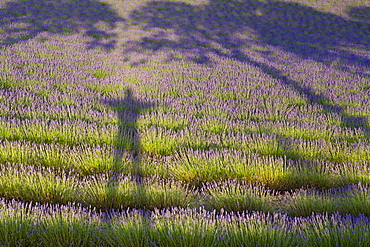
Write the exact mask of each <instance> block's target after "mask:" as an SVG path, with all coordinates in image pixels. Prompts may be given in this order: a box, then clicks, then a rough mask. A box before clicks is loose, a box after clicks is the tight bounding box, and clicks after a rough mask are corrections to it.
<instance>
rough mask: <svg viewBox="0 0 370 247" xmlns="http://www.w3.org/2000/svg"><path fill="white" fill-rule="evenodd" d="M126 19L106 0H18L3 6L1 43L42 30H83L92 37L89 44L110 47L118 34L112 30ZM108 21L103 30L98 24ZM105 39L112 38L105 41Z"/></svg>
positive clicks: (14, 41)
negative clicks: (105, 1)
mask: <svg viewBox="0 0 370 247" xmlns="http://www.w3.org/2000/svg"><path fill="white" fill-rule="evenodd" d="M118 22H124V19H123V18H121V17H120V16H119V15H118V14H117V13H115V11H114V10H113V9H112V8H110V7H109V5H108V4H106V3H104V2H99V1H97V0H78V1H77V0H61V1H58V0H19V1H9V2H6V3H5V4H4V5H3V6H1V8H0V47H1V46H6V45H10V44H15V43H19V42H22V41H25V40H28V39H32V38H34V37H35V36H37V35H38V34H40V33H42V32H48V33H52V34H63V35H69V34H73V33H77V32H82V33H84V34H86V35H88V36H90V37H92V38H93V40H92V41H91V42H89V43H88V44H87V47H88V48H94V47H101V48H104V49H110V48H112V47H114V46H115V43H116V41H115V40H114V39H113V37H114V36H115V35H116V34H114V33H110V30H112V29H113V28H114V27H115V26H116V24H117V23H118ZM101 23H105V24H106V26H107V27H106V28H104V30H103V29H102V28H99V27H98V24H101ZM103 39H106V40H107V39H110V41H109V42H103Z"/></svg>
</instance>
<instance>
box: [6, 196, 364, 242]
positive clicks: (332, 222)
mask: <svg viewBox="0 0 370 247" xmlns="http://www.w3.org/2000/svg"><path fill="white" fill-rule="evenodd" d="M1 204H2V205H1V206H2V209H1V216H2V217H1V225H2V231H3V232H4V233H10V232H11V233H12V234H2V235H1V240H0V242H1V243H2V244H7V245H14V244H17V245H19V246H27V245H54V244H62V245H79V246H91V245H99V246H138V245H143V246H162V245H167V244H169V243H176V245H177V246H243V245H245V244H246V243H248V244H250V245H251V246H256V245H271V246H307V245H312V246H322V245H326V246H329V245H331V244H333V243H335V244H337V245H344V246H346V245H357V246H367V245H368V244H369V239H368V238H369V236H368V229H369V219H368V217H364V216H361V215H360V216H350V215H347V216H341V215H337V214H334V215H331V216H327V215H320V214H317V215H312V216H309V217H294V218H292V217H287V216H286V215H285V214H281V213H271V214H264V213H262V214H261V213H257V212H256V213H242V214H238V213H217V212H215V211H211V212H210V211H206V210H204V209H203V208H200V209H183V208H169V209H165V210H156V211H154V212H152V213H148V212H145V211H140V210H127V211H123V212H113V211H112V212H110V213H108V214H105V213H99V212H97V211H96V210H94V209H91V208H83V207H81V206H79V205H74V204H72V205H66V206H52V205H48V204H46V205H42V204H38V203H34V204H31V203H19V202H16V201H10V202H9V201H5V200H2V202H1Z"/></svg>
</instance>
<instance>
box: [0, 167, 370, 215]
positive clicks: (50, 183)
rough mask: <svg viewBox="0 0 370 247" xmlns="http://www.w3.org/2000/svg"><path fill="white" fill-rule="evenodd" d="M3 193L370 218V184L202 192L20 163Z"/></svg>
mask: <svg viewBox="0 0 370 247" xmlns="http://www.w3.org/2000/svg"><path fill="white" fill-rule="evenodd" d="M0 173H1V179H0V195H1V196H2V197H4V198H8V199H18V200H21V201H27V202H39V203H53V204H55V203H62V204H65V203H69V202H70V203H71V202H73V203H79V204H81V205H84V206H92V207H95V208H99V209H105V210H109V209H125V208H142V209H148V210H153V209H155V208H160V209H161V208H167V207H176V206H180V207H204V208H206V209H207V210H216V211H227V212H244V211H263V212H284V213H287V214H289V215H292V216H309V215H311V214H312V213H328V214H334V213H336V212H339V213H341V214H343V215H345V214H352V215H358V214H364V215H367V216H368V215H370V204H369V202H368V199H369V196H370V194H369V187H368V185H362V184H358V185H351V186H347V187H341V188H335V189H329V190H324V191H317V190H314V189H300V190H295V191H290V193H286V194H283V193H280V192H278V191H276V190H271V189H268V188H266V187H265V186H264V185H263V184H259V185H258V184H257V185H256V184H251V183H250V182H240V181H237V180H225V181H219V182H206V183H203V184H202V185H201V187H200V188H196V187H193V186H190V185H186V184H184V183H182V182H178V181H175V180H173V179H161V178H158V177H150V178H145V179H143V178H140V177H139V175H137V174H134V173H132V174H130V176H123V175H121V174H118V173H114V172H106V173H105V174H100V175H94V176H88V177H79V176H76V175H74V174H73V173H66V172H64V171H63V170H61V169H59V170H58V169H54V170H52V169H50V168H38V167H34V166H24V165H18V164H4V165H2V166H1V171H0Z"/></svg>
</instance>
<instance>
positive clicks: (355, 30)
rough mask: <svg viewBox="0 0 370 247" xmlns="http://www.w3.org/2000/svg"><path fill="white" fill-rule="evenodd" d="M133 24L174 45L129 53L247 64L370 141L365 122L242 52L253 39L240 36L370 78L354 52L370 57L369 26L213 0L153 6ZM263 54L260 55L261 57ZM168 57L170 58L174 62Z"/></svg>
mask: <svg viewBox="0 0 370 247" xmlns="http://www.w3.org/2000/svg"><path fill="white" fill-rule="evenodd" d="M361 11H362V12H365V14H364V15H361V17H359V18H358V19H360V20H363V18H366V17H367V14H366V13H367V12H368V10H367V8H357V9H355V8H352V9H350V10H349V14H350V15H351V13H352V15H354V13H357V14H358V13H359V12H361ZM130 19H131V21H132V22H133V23H135V24H139V25H140V26H141V27H142V28H144V29H149V30H150V29H153V30H158V28H159V29H170V30H171V31H172V34H173V33H174V34H175V36H176V40H173V39H171V38H170V37H169V36H166V34H165V32H157V33H153V35H151V36H147V37H144V38H142V39H141V40H139V41H133V42H131V43H129V44H128V48H127V49H126V50H125V52H127V53H129V52H132V51H135V50H136V49H138V47H139V49H140V50H150V51H154V52H155V51H159V50H175V51H178V52H181V53H182V54H183V57H184V58H185V59H187V60H189V61H193V62H196V63H205V64H210V65H212V61H211V55H212V54H216V55H218V56H220V57H225V58H231V59H235V60H237V61H241V62H246V63H249V64H251V65H253V66H256V67H257V68H259V69H261V70H262V71H263V72H264V73H265V74H267V75H270V76H271V77H272V78H274V79H277V80H278V81H280V82H281V83H283V84H285V85H286V86H288V87H289V88H291V89H292V90H294V91H296V92H298V93H299V94H300V95H301V96H302V98H305V99H308V101H309V102H310V103H312V104H313V103H315V104H318V105H320V106H321V107H322V108H323V111H324V112H327V113H331V112H336V113H339V115H340V117H341V122H342V126H343V127H348V128H360V129H362V130H363V131H364V132H365V133H366V135H368V136H370V129H369V126H368V123H367V120H366V118H364V117H356V116H352V115H348V114H347V113H346V112H345V108H344V107H342V106H340V105H337V104H335V103H331V101H330V99H329V98H328V97H326V96H325V95H323V94H319V93H316V92H315V90H314V89H313V88H310V87H309V86H305V85H303V84H302V83H299V82H297V81H295V80H293V79H291V78H289V77H288V76H286V75H284V73H283V71H281V70H279V69H277V68H276V67H274V66H273V65H270V64H268V63H265V62H260V61H258V60H256V59H254V58H253V57H252V56H250V55H248V54H246V52H244V51H243V49H244V48H245V47H252V46H253V40H252V39H248V37H247V38H246V37H241V36H240V34H241V33H242V32H244V31H246V30H248V31H251V32H252V33H254V34H255V35H256V36H257V38H258V39H259V40H260V41H262V42H263V44H267V45H269V46H272V47H276V48H279V49H280V50H283V51H284V52H288V53H291V54H294V55H296V56H298V57H299V58H301V59H310V60H314V61H317V62H320V63H325V64H328V65H331V64H336V65H337V67H339V68H340V67H342V68H343V67H346V66H355V67H356V69H358V70H359V71H357V72H356V73H357V74H359V75H360V76H363V77H369V78H370V74H369V71H370V70H369V69H370V67H369V65H370V59H369V58H368V57H366V56H364V54H363V53H362V54H361V53H359V52H356V51H353V50H351V48H355V49H357V48H358V49H361V50H362V51H365V53H368V52H370V25H369V24H368V23H366V22H364V21H353V20H347V19H345V18H343V17H340V16H337V15H334V14H331V13H326V12H320V11H318V10H316V9H314V8H312V7H308V6H304V5H301V4H298V3H292V2H283V1H271V0H266V1H258V0H230V1H224V0H210V1H208V3H207V4H204V5H197V6H193V5H190V4H188V3H185V2H178V1H177V2H171V1H152V2H148V3H146V4H145V5H143V6H142V7H141V8H139V9H137V10H134V11H133V12H132V13H131V14H130ZM243 47H244V48H243ZM345 48H348V49H345ZM265 53H266V51H261V54H265ZM267 53H268V52H267ZM365 55H366V54H365ZM170 56H171V55H169V59H175V58H174V57H170ZM292 66H294V65H292Z"/></svg>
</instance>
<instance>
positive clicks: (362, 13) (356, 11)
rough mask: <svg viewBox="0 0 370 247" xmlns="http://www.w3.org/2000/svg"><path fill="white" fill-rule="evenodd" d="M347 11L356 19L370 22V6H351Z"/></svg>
mask: <svg viewBox="0 0 370 247" xmlns="http://www.w3.org/2000/svg"><path fill="white" fill-rule="evenodd" d="M347 13H348V15H349V16H350V17H352V18H353V19H355V20H358V21H362V22H367V23H368V24H370V7H365V6H364V7H351V8H349V9H348V11H347Z"/></svg>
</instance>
